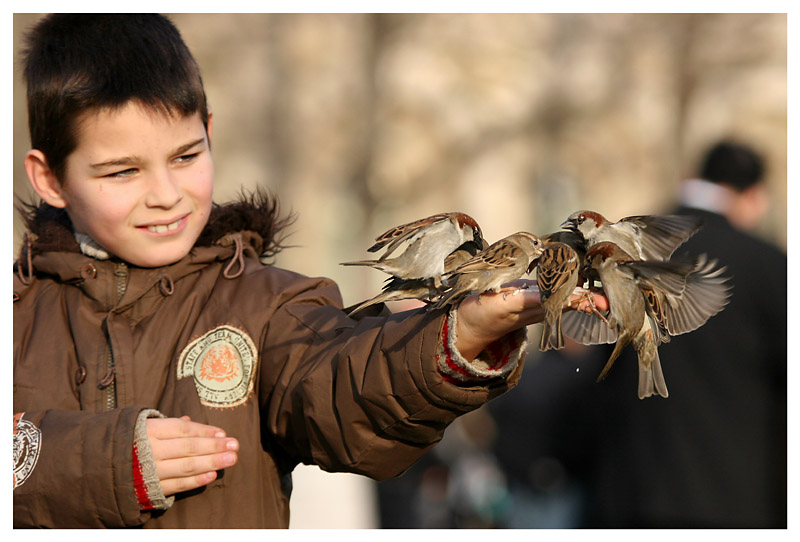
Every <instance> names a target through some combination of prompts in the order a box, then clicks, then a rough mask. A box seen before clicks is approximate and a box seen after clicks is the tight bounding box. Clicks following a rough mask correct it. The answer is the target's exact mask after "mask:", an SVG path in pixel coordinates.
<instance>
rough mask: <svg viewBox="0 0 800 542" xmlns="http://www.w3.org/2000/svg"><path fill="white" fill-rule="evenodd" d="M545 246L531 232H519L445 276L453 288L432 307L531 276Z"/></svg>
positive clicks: (498, 287)
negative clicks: (526, 275) (525, 275)
mask: <svg viewBox="0 0 800 542" xmlns="http://www.w3.org/2000/svg"><path fill="white" fill-rule="evenodd" d="M543 248H544V243H543V242H542V240H541V239H540V238H539V237H537V236H536V235H533V234H532V233H528V232H517V233H514V234H512V235H509V236H508V237H504V238H503V239H500V240H499V241H496V242H494V243H492V244H491V245H489V246H488V247H487V248H486V249H484V250H482V251H481V252H479V253H478V254H477V255H475V256H474V257H472V258H470V259H469V260H467V261H466V262H464V263H463V264H461V265H460V266H458V267H457V268H456V269H454V270H453V271H451V272H450V273H447V274H445V275H444V277H443V279H444V280H445V282H446V283H447V284H450V285H451V287H450V288H449V289H448V290H447V291H446V292H445V293H444V294H443V295H442V298H441V299H440V300H439V301H438V302H436V303H435V304H433V305H432V306H431V307H432V308H436V309H438V308H441V307H444V306H446V305H452V304H455V303H456V302H457V301H460V300H461V298H463V297H465V296H466V295H468V294H470V293H472V292H477V293H483V292H488V291H492V292H495V293H499V292H500V291H501V287H502V286H503V285H504V284H506V283H509V282H511V281H514V280H516V279H518V278H520V277H522V276H523V275H524V274H526V273H529V272H530V271H531V270H532V269H533V267H534V265H535V261H536V259H537V258H538V257H539V256H540V255H541V253H542V249H543Z"/></svg>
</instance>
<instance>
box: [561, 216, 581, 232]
mask: <svg viewBox="0 0 800 542" xmlns="http://www.w3.org/2000/svg"><path fill="white" fill-rule="evenodd" d="M561 227H562V228H563V229H565V230H570V231H578V227H577V225H576V224H575V221H574V220H572V219H570V218H568V219H566V220H565V221H564V222H562V223H561Z"/></svg>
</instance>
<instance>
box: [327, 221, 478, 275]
mask: <svg viewBox="0 0 800 542" xmlns="http://www.w3.org/2000/svg"><path fill="white" fill-rule="evenodd" d="M467 241H472V242H474V243H476V244H477V245H480V246H482V244H483V234H482V233H481V228H480V226H478V223H477V222H476V221H475V219H473V218H472V217H471V216H469V215H466V214H464V213H442V214H436V215H432V216H429V217H427V218H423V219H421V220H416V221H414V222H410V223H408V224H403V225H401V226H397V227H394V228H392V229H390V230H388V231H387V232H385V233H383V234H381V235H379V236H378V237H377V238H376V239H375V244H373V245H372V246H371V247H369V248H368V249H367V251H368V252H377V251H379V250H381V249H383V248H385V249H386V252H384V254H383V255H382V256H381V257H380V258H378V259H377V260H361V261H356V262H345V263H342V264H341V265H364V266H369V267H373V268H375V269H378V270H380V271H383V272H384V273H388V274H390V275H392V276H393V277H397V278H399V279H412V280H413V279H423V280H426V279H430V280H432V281H433V287H434V288H439V287H440V286H441V277H442V275H443V274H444V271H445V269H444V265H445V264H444V261H445V258H447V256H449V255H450V254H451V253H452V252H453V251H455V250H456V249H457V248H458V247H459V246H461V245H463V244H464V243H465V242H467ZM403 244H405V247H406V248H405V250H404V251H403V252H402V253H400V254H399V255H398V256H395V257H394V258H390V257H389V256H391V255H392V254H394V253H395V252H396V251H397V249H398V247H400V246H401V245H403Z"/></svg>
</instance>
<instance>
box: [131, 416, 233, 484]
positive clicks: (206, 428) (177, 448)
mask: <svg viewBox="0 0 800 542" xmlns="http://www.w3.org/2000/svg"><path fill="white" fill-rule="evenodd" d="M146 424H147V437H148V439H149V441H150V447H151V448H152V450H153V458H154V460H155V465H156V472H157V473H158V478H159V480H160V481H161V489H162V491H163V492H164V496H166V497H169V496H170V495H173V494H175V493H180V492H182V491H188V490H190V489H196V488H198V487H201V486H204V485H206V484H208V483H210V482H213V481H214V480H215V479H216V478H217V471H218V470H220V469H224V468H227V467H231V466H233V465H235V464H236V462H237V461H238V459H239V458H238V454H237V453H236V452H237V450H238V449H239V442H238V441H237V440H236V439H235V438H228V437H227V436H226V435H225V432H224V431H223V430H222V429H220V428H218V427H213V426H210V425H205V424H202V423H197V422H193V421H191V420H190V419H189V417H188V416H183V417H181V418H149V419H147V420H146Z"/></svg>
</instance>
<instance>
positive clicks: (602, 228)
mask: <svg viewBox="0 0 800 542" xmlns="http://www.w3.org/2000/svg"><path fill="white" fill-rule="evenodd" d="M561 227H562V228H566V229H569V230H572V231H575V232H577V233H579V234H580V235H581V236H582V237H583V239H584V241H585V243H586V249H587V250H589V249H591V248H592V247H593V246H594V245H596V244H597V243H601V242H603V241H609V242H611V243H614V244H616V245H617V246H618V247H620V248H621V249H622V250H624V251H625V252H627V253H628V254H630V255H631V257H633V258H634V259H637V260H668V259H669V257H670V256H671V255H672V253H673V252H675V249H676V248H678V247H679V246H680V245H681V244H683V243H684V242H685V241H686V240H687V239H689V238H690V237H691V236H692V235H694V234H695V233H697V231H698V230H699V229H700V227H701V221H700V220H699V219H698V218H696V217H690V216H684V215H642V216H629V217H626V218H622V219H620V220H619V221H618V222H611V221H609V220H608V219H607V218H605V217H604V216H603V215H601V214H600V213H596V212H594V211H578V212H575V213H572V214H571V215H570V216H569V217H568V218H567V219H566V220H565V221H564V223H563V224H561Z"/></svg>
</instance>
